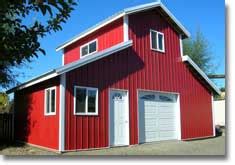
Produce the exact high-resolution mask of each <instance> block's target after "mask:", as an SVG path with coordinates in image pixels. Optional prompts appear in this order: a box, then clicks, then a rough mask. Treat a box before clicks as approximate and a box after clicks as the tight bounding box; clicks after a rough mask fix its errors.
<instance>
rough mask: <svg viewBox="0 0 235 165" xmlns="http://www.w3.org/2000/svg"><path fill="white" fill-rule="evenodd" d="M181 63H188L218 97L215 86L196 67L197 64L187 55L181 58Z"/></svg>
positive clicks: (218, 91) (217, 90)
mask: <svg viewBox="0 0 235 165" xmlns="http://www.w3.org/2000/svg"><path fill="white" fill-rule="evenodd" d="M182 61H183V62H188V63H189V64H190V65H191V66H192V67H193V68H194V69H195V70H196V71H197V72H198V73H199V74H200V75H201V76H202V77H203V78H204V80H205V81H206V82H207V83H208V84H209V85H210V86H211V87H212V89H214V91H215V92H216V93H217V94H219V95H220V93H221V92H220V90H219V89H218V88H217V87H216V85H215V84H214V83H213V82H212V81H211V80H210V79H209V78H208V77H207V75H206V74H205V73H204V72H203V71H202V70H201V69H200V68H199V67H198V66H197V64H196V63H195V62H194V61H193V60H192V59H191V58H190V57H189V56H187V55H184V56H183V57H182Z"/></svg>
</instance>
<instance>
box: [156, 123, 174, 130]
mask: <svg viewBox="0 0 235 165" xmlns="http://www.w3.org/2000/svg"><path fill="white" fill-rule="evenodd" d="M159 131H175V125H174V124H172V125H160V126H159Z"/></svg>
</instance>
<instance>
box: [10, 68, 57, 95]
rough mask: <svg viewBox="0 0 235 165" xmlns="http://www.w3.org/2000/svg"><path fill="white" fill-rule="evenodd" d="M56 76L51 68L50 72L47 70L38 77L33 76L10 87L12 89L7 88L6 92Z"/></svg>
mask: <svg viewBox="0 0 235 165" xmlns="http://www.w3.org/2000/svg"><path fill="white" fill-rule="evenodd" d="M56 76H58V74H57V73H56V72H55V70H52V71H50V72H47V73H44V74H42V75H40V76H38V77H35V78H32V79H31V80H29V81H27V82H25V83H23V84H21V85H19V86H17V87H15V88H12V89H9V90H7V91H6V93H7V94H10V93H12V92H14V91H16V90H21V89H24V88H27V87H30V86H32V85H35V84H38V83H40V82H43V81H46V80H48V79H51V78H54V77H56Z"/></svg>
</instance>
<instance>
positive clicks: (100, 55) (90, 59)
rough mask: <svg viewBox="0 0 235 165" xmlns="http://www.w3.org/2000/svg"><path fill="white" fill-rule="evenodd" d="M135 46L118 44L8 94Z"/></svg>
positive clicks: (26, 83)
mask: <svg viewBox="0 0 235 165" xmlns="http://www.w3.org/2000/svg"><path fill="white" fill-rule="evenodd" d="M132 45H133V41H132V40H129V41H126V42H122V43H120V44H117V45H115V46H113V47H111V48H107V49H105V50H103V51H100V52H97V53H94V54H92V55H90V56H87V57H86V58H83V59H80V60H78V61H75V62H73V63H70V64H67V65H64V66H62V67H59V68H57V69H54V70H52V71H50V72H47V73H44V74H42V75H40V76H38V77H35V78H33V79H31V80H29V81H27V82H25V83H23V84H21V85H18V86H16V87H14V88H12V89H9V90H7V91H6V93H7V94H10V93H13V92H15V91H16V90H20V89H24V88H27V87H29V86H32V85H35V84H38V83H40V82H43V81H46V80H48V79H51V78H54V77H56V76H59V75H61V74H63V73H66V72H69V71H71V70H73V69H76V68H79V67H81V66H84V65H86V64H89V63H91V62H94V61H97V60H99V59H101V58H104V57H107V56H109V55H112V54H113V53H116V52H119V51H121V50H124V49H126V48H128V47H131V46H132Z"/></svg>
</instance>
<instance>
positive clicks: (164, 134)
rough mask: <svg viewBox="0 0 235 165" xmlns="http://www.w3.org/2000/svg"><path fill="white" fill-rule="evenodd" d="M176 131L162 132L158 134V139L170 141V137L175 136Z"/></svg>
mask: <svg viewBox="0 0 235 165" xmlns="http://www.w3.org/2000/svg"><path fill="white" fill-rule="evenodd" d="M175 134H176V131H163V132H160V134H159V138H160V139H162V140H163V139H172V136H175Z"/></svg>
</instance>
